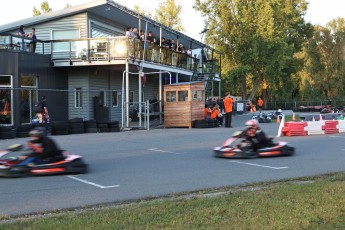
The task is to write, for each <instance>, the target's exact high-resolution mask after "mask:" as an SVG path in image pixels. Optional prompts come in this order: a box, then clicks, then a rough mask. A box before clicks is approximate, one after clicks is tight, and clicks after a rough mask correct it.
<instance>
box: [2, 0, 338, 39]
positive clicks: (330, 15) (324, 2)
mask: <svg viewBox="0 0 345 230" xmlns="http://www.w3.org/2000/svg"><path fill="white" fill-rule="evenodd" d="M43 1H44V0H8V1H4V0H2V2H1V8H0V15H1V17H0V25H3V24H6V23H10V22H14V21H17V20H21V19H25V18H29V17H31V16H32V9H33V7H34V6H36V7H37V8H40V5H41V3H42V2H43ZM114 1H115V2H117V3H119V4H122V5H124V6H126V7H128V8H133V6H134V5H139V6H140V7H141V8H144V9H146V10H149V11H151V12H152V13H154V12H155V9H156V8H157V7H158V3H159V0H114ZM48 2H49V5H50V7H51V8H52V9H53V11H56V10H60V9H63V8H64V6H65V5H66V4H67V3H68V4H70V5H72V6H76V5H79V4H83V3H87V2H92V0H48ZM175 2H176V4H179V5H181V6H182V13H181V19H182V25H183V27H184V28H185V29H186V31H185V34H186V35H188V36H190V37H192V38H194V39H196V40H199V41H200V39H201V38H200V34H199V33H200V32H201V31H202V30H203V29H204V20H203V18H202V17H201V15H200V13H199V12H197V11H195V10H194V9H193V8H192V6H193V4H194V0H175ZM308 2H309V7H308V10H307V13H306V15H305V20H306V21H308V22H311V23H312V24H320V25H326V23H327V22H329V21H331V20H332V19H334V18H337V17H344V18H345V10H344V9H345V0H308ZM11 9H12V10H11Z"/></svg>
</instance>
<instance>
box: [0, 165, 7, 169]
mask: <svg viewBox="0 0 345 230" xmlns="http://www.w3.org/2000/svg"><path fill="white" fill-rule="evenodd" d="M7 168H8V167H7V166H6V165H0V169H7Z"/></svg>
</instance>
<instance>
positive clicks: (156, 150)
mask: <svg viewBox="0 0 345 230" xmlns="http://www.w3.org/2000/svg"><path fill="white" fill-rule="evenodd" d="M148 150H149V151H154V152H161V153H172V154H176V155H179V154H185V153H176V152H170V151H166V150H161V149H158V148H151V149H148Z"/></svg>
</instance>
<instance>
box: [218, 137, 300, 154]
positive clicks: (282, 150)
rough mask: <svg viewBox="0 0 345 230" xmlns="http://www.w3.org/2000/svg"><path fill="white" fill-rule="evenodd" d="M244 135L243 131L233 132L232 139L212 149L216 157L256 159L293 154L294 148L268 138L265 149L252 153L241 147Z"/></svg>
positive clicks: (248, 148) (247, 148)
mask: <svg viewBox="0 0 345 230" xmlns="http://www.w3.org/2000/svg"><path fill="white" fill-rule="evenodd" d="M245 142H246V140H245V135H244V132H243V131H237V132H235V133H234V134H233V135H232V137H230V138H229V139H228V140H226V141H225V142H224V144H223V145H222V146H220V147H215V148H214V149H213V151H214V155H215V156H216V157H222V158H248V159H250V158H257V157H276V156H291V155H294V154H295V148H294V147H291V146H289V145H288V143H287V142H283V141H279V142H278V143H275V142H273V138H270V141H269V143H268V144H267V146H266V147H264V148H260V149H257V150H256V151H253V150H252V149H251V148H250V146H248V144H247V146H245V147H244V146H243V143H245Z"/></svg>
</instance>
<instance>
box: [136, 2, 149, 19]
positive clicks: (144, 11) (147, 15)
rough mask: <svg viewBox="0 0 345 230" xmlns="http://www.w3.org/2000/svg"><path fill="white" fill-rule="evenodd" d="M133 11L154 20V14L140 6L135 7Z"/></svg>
mask: <svg viewBox="0 0 345 230" xmlns="http://www.w3.org/2000/svg"><path fill="white" fill-rule="evenodd" d="M133 10H134V11H135V12H137V13H139V14H141V15H144V16H146V17H148V18H152V13H151V11H149V10H148V9H146V8H140V6H139V5H134V7H133Z"/></svg>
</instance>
